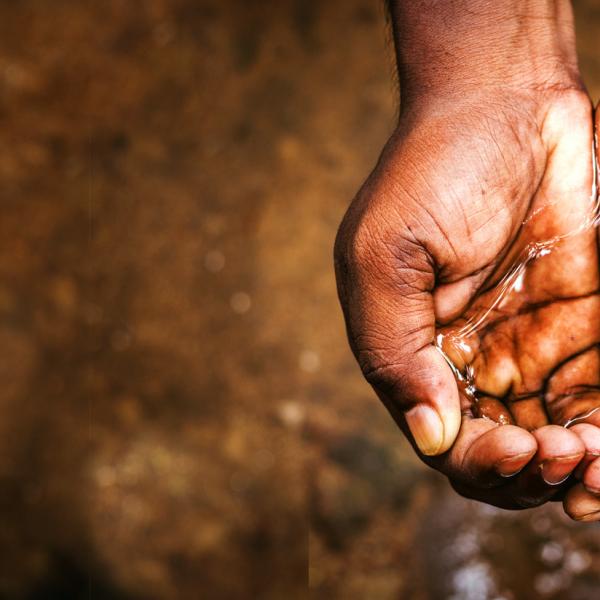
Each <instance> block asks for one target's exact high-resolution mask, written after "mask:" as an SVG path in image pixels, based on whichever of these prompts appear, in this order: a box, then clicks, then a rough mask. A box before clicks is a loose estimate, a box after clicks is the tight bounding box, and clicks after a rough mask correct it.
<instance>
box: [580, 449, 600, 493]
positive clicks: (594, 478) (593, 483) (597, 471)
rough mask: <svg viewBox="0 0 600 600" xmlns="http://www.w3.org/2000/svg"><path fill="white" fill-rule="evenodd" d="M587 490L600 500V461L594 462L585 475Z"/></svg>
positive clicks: (584, 481) (584, 482)
mask: <svg viewBox="0 0 600 600" xmlns="http://www.w3.org/2000/svg"><path fill="white" fill-rule="evenodd" d="M583 485H584V486H585V489H586V490H587V491H588V492H590V493H591V494H594V495H595V496H597V497H598V499H599V500H600V459H598V458H596V459H595V460H593V461H592V462H591V463H590V464H589V466H588V467H587V469H586V470H585V473H584V474H583Z"/></svg>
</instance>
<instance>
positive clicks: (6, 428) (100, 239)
mask: <svg viewBox="0 0 600 600" xmlns="http://www.w3.org/2000/svg"><path fill="white" fill-rule="evenodd" d="M381 4H383V3H381ZM576 4H577V7H576V8H577V13H578V23H579V30H580V31H579V33H580V37H579V41H580V47H581V64H582V68H583V70H584V72H585V74H586V77H587V81H588V84H589V86H590V91H591V93H592V95H593V96H594V97H595V98H597V97H598V96H599V92H600V47H599V46H600V44H599V43H598V40H599V39H600V36H599V32H600V5H597V3H596V2H595V0H585V1H584V0H582V1H580V2H578V3H576ZM396 95H397V90H396V84H395V80H394V67H393V61H392V52H391V46H390V41H389V34H388V31H387V28H386V24H385V18H384V12H383V8H382V6H380V3H379V2H376V1H373V0H347V1H345V2H342V1H341V0H340V1H332V0H328V1H325V0H323V1H316V0H315V1H309V0H281V1H280V2H268V1H266V0H264V1H258V0H256V1H254V2H243V1H242V0H228V1H223V0H221V1H218V0H199V1H198V0H144V1H143V2H142V1H141V0H130V1H128V2H123V1H122V0H121V1H119V0H87V1H86V2H80V3H73V2H68V1H66V0H52V2H50V1H48V0H21V1H20V2H10V1H5V2H2V3H0V143H1V145H2V148H3V149H4V150H3V152H2V153H1V154H0V182H1V183H0V190H1V191H0V194H1V202H2V205H1V206H2V218H1V219H0V344H1V346H2V348H3V360H2V362H1V363H0V373H1V374H2V381H3V384H4V385H3V386H2V389H1V390H0V507H1V512H0V520H1V526H0V598H3V599H4V598H6V599H10V600H12V599H27V600H29V599H31V600H34V599H35V600H36V599H53V598H61V599H71V598H72V599H79V598H88V599H89V598H94V599H117V600H121V599H123V600H135V599H150V600H151V599H157V600H163V599H165V600H170V599H177V600H186V599H188V598H189V599H198V598H207V599H211V600H212V599H215V600H219V599H221V598H223V599H232V598H240V599H242V598H243V599H245V598H252V599H254V598H260V599H263V598H264V599H277V600H279V599H281V598H289V599H290V600H292V599H294V598H305V597H307V595H308V592H307V576H308V575H310V589H311V592H310V595H311V596H312V597H314V598H323V599H325V598H327V599H330V598H342V599H344V600H353V599H357V600H358V599H361V600H362V599H372V600H388V599H400V598H403V599H404V598H411V599H413V598H414V599H416V600H418V599H432V600H438V599H442V598H455V599H457V600H458V599H460V600H480V599H481V600H486V599H488V598H489V599H490V600H492V599H493V598H496V599H498V600H499V599H500V598H504V599H507V600H510V599H515V600H516V599H521V598H528V599H532V600H535V599H537V598H548V599H555V598H556V599H558V598H561V599H570V600H588V599H590V598H594V597H596V596H597V590H598V586H600V535H599V534H598V529H597V528H596V527H590V526H576V525H573V524H571V523H569V522H568V521H567V520H566V518H565V517H563V516H562V515H561V514H560V511H559V510H558V509H557V508H555V507H545V508H543V509H539V510H536V511H531V512H527V513H519V514H514V513H505V512H502V511H497V510H494V509H490V508H489V507H484V506H480V505H475V504H473V503H470V502H467V501H463V500H461V499H459V498H458V497H457V496H456V495H455V494H454V493H453V492H452V491H451V490H449V488H448V486H447V484H446V483H445V481H444V480H443V479H442V478H440V477H438V476H437V475H436V474H435V473H433V472H431V471H429V470H427V469H426V468H425V467H423V466H422V465H421V464H420V463H419V462H418V461H417V460H416V459H415V458H414V457H413V454H412V451H411V450H410V449H409V448H408V446H407V444H406V443H405V441H404V440H403V438H402V436H401V434H400V433H398V432H397V431H396V429H395V427H394V426H393V425H392V423H391V421H390V419H389V418H388V416H387V414H386V413H385V411H384V410H383V408H382V407H381V406H380V405H379V404H378V402H377V401H376V399H375V398H374V396H373V394H372V392H371V391H370V389H369V388H368V386H367V385H366V384H365V383H363V381H362V379H361V377H360V375H359V373H358V369H357V367H356V366H355V363H354V360H353V358H352V356H351V354H350V351H349V350H348V348H347V344H346V340H345V333H344V327H343V322H342V318H341V314H340V311H339V309H338V306H337V300H336V296H335V286H334V280H333V269H332V264H331V263H332V261H331V252H332V244H333V237H334V235H335V230H336V227H337V224H338V222H339V220H340V219H341V216H342V214H343V212H344V210H345V207H346V206H347V204H348V202H349V200H350V199H351V198H352V196H353V193H354V192H355V190H356V189H357V187H358V185H359V184H360V182H361V180H362V179H363V178H364V177H365V176H366V175H367V173H368V172H369V169H370V168H371V167H372V165H373V163H374V161H375V160H376V158H377V155H378V152H379V150H380V148H381V146H382V145H383V143H384V142H385V140H386V137H387V136H388V135H389V133H390V131H391V129H392V127H393V125H394V121H395V118H396V112H397V109H396ZM309 526H310V535H309V534H308V533H307V532H308V531H309Z"/></svg>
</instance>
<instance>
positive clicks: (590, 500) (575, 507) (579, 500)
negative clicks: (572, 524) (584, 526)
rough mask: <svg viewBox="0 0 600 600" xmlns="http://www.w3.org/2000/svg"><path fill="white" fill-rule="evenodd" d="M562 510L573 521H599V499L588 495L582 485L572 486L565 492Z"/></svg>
mask: <svg viewBox="0 0 600 600" xmlns="http://www.w3.org/2000/svg"><path fill="white" fill-rule="evenodd" d="M563 508H564V510H565V513H567V515H569V517H571V519H573V520H575V521H583V522H591V521H600V498H598V497H597V496H594V495H593V494H590V492H588V491H587V490H586V489H585V487H584V486H583V484H582V483H579V484H577V485H576V486H573V487H572V488H571V489H570V490H569V491H568V492H567V495H566V496H565V499H564V500H563Z"/></svg>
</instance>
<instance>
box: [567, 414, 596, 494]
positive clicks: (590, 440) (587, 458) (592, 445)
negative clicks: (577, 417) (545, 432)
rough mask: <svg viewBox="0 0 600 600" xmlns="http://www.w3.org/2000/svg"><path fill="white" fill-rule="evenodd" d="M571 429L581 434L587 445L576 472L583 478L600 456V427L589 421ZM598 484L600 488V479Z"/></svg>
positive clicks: (584, 443) (576, 475)
mask: <svg viewBox="0 0 600 600" xmlns="http://www.w3.org/2000/svg"><path fill="white" fill-rule="evenodd" d="M570 430H571V431H572V432H573V433H576V434H577V435H578V436H579V439H580V440H581V441H582V442H583V445H584V446H585V455H584V457H583V458H582V459H581V462H580V463H579V464H578V465H577V468H576V469H575V472H574V475H575V477H577V478H578V479H582V478H583V476H584V473H585V472H586V469H587V468H588V467H589V465H590V464H591V463H592V462H594V461H595V460H596V459H597V458H598V457H599V456H600V429H599V428H598V427H596V426H595V425H591V424H589V423H579V424H577V425H573V426H572V427H570ZM598 484H599V485H598V486H597V488H598V489H599V490H600V481H598Z"/></svg>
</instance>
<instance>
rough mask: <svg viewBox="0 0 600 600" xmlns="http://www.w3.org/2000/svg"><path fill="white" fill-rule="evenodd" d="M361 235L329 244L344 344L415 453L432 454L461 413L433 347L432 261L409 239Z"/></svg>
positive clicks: (451, 435)
mask: <svg viewBox="0 0 600 600" xmlns="http://www.w3.org/2000/svg"><path fill="white" fill-rule="evenodd" d="M369 239H370V241H369V242H368V243H364V244H363V243H361V242H360V237H359V236H357V235H356V234H355V235H354V236H353V239H352V241H351V243H350V245H349V246H347V245H345V244H342V243H339V239H338V244H336V274H337V280H338V292H339V295H340V300H341V303H342V306H343V308H344V314H345V317H346V325H347V329H348V337H349V340H350V345H351V347H352V349H353V351H354V354H355V356H356V358H357V360H358V362H359V364H360V366H361V369H362V371H363V374H364V376H365V378H366V379H367V381H369V383H370V384H371V385H372V386H373V387H374V389H375V391H376V392H377V394H378V395H379V397H380V398H381V399H382V401H383V402H384V404H385V405H386V407H387V408H388V410H389V411H390V413H391V414H392V416H394V418H395V419H396V420H397V421H399V424H400V425H401V426H403V425H406V427H407V428H408V429H409V430H410V433H411V434H412V437H413V441H414V444H415V445H416V446H417V447H418V449H419V450H420V451H421V453H422V454H425V455H427V456H434V455H438V454H441V453H443V452H445V451H446V450H448V449H449V448H450V446H451V445H452V444H453V442H454V440H455V438H456V436H457V434H458V430H459V428H460V422H461V412H460V401H459V394H458V388H457V385H456V381H455V379H454V375H453V373H452V371H451V369H450V367H449V366H448V364H447V363H446V360H445V359H444V357H443V356H442V354H441V353H440V352H439V351H438V350H437V348H435V346H434V345H433V342H434V336H435V316H434V305H433V298H432V295H431V290H432V289H433V285H434V280H435V278H434V273H433V266H432V261H431V258H430V256H429V255H428V253H427V252H426V251H425V249H424V248H423V247H422V246H421V245H420V244H419V243H417V242H415V241H413V240H408V239H402V240H400V241H399V240H398V238H396V239H395V240H394V243H393V244H390V243H383V242H382V240H381V236H369ZM344 246H346V247H345V248H344ZM391 248H393V250H390V249H391ZM403 429H406V428H405V427H403Z"/></svg>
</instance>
